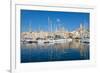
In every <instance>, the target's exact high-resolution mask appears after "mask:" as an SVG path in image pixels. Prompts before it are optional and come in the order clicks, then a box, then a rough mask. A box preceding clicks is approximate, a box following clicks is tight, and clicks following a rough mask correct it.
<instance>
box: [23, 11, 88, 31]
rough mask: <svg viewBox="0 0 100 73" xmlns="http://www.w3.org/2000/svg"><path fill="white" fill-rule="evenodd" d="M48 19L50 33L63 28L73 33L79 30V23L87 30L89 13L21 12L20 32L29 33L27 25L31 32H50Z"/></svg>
mask: <svg viewBox="0 0 100 73" xmlns="http://www.w3.org/2000/svg"><path fill="white" fill-rule="evenodd" d="M48 18H49V19H50V21H51V24H52V31H55V29H56V28H60V27H64V28H65V30H68V31H73V30H75V29H77V28H79V26H80V23H82V24H83V25H84V27H85V28H89V24H90V23H89V19H90V14H89V13H82V12H81V13H80V12H58V11H57V12H56V11H39V10H21V32H24V31H29V25H30V24H31V26H32V31H38V30H39V29H40V30H43V31H50V27H51V25H50V24H48Z"/></svg>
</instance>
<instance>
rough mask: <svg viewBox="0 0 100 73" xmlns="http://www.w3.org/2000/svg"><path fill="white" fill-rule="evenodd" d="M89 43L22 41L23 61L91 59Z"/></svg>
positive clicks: (74, 41)
mask: <svg viewBox="0 0 100 73" xmlns="http://www.w3.org/2000/svg"><path fill="white" fill-rule="evenodd" d="M89 51H90V49H89V43H81V42H80V41H77V40H73V41H72V42H66V43H55V44H52V43H46V44H37V43H31V44H29V43H27V44H26V43H21V63H30V62H48V61H74V60H89V59H90V52H89Z"/></svg>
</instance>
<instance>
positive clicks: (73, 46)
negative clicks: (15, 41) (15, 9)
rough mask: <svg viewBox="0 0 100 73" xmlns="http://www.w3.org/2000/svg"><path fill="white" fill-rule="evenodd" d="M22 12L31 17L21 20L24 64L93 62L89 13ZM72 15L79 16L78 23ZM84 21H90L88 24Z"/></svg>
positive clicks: (23, 17) (23, 16) (21, 44)
mask: <svg viewBox="0 0 100 73" xmlns="http://www.w3.org/2000/svg"><path fill="white" fill-rule="evenodd" d="M22 11H23V12H24V11H25V12H26V13H28V12H29V13H28V14H29V15H24V14H22V17H21V20H22V21H23V23H22V22H21V32H20V47H21V49H20V50H21V57H20V58H21V63H29V62H49V61H72V60H89V59H90V32H89V25H88V24H89V22H88V21H89V19H88V16H89V14H88V13H72V12H71V13H70V12H49V11H31V10H29V11H28V10H22ZM23 12H22V13H23ZM30 13H31V14H30ZM39 14H40V15H41V14H42V15H41V16H40V15H39ZM46 14H47V15H46ZM60 14H61V15H60ZM66 14H68V15H66ZM72 14H73V15H77V19H75V21H74V19H73V18H72V17H73V16H72ZM49 15H51V16H52V17H51V16H49ZM56 16H58V17H59V18H58V17H57V18H56ZM61 16H63V19H62V20H61V18H62V17H61ZM67 16H69V17H67ZM41 17H42V18H41ZM30 18H31V19H30ZM33 18H34V21H31V22H29V21H30V20H33ZM40 18H41V19H40ZM66 18H67V20H66ZM71 18H72V20H71ZM84 18H86V19H87V20H88V21H87V22H84V20H86V19H84ZM44 19H45V20H44ZM69 19H70V20H69ZM35 20H36V21H35ZM38 20H39V22H38ZM72 21H73V22H72ZM76 21H77V22H78V23H77V22H76ZM67 22H69V23H70V24H66V23H67ZM72 23H73V24H74V25H72Z"/></svg>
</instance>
